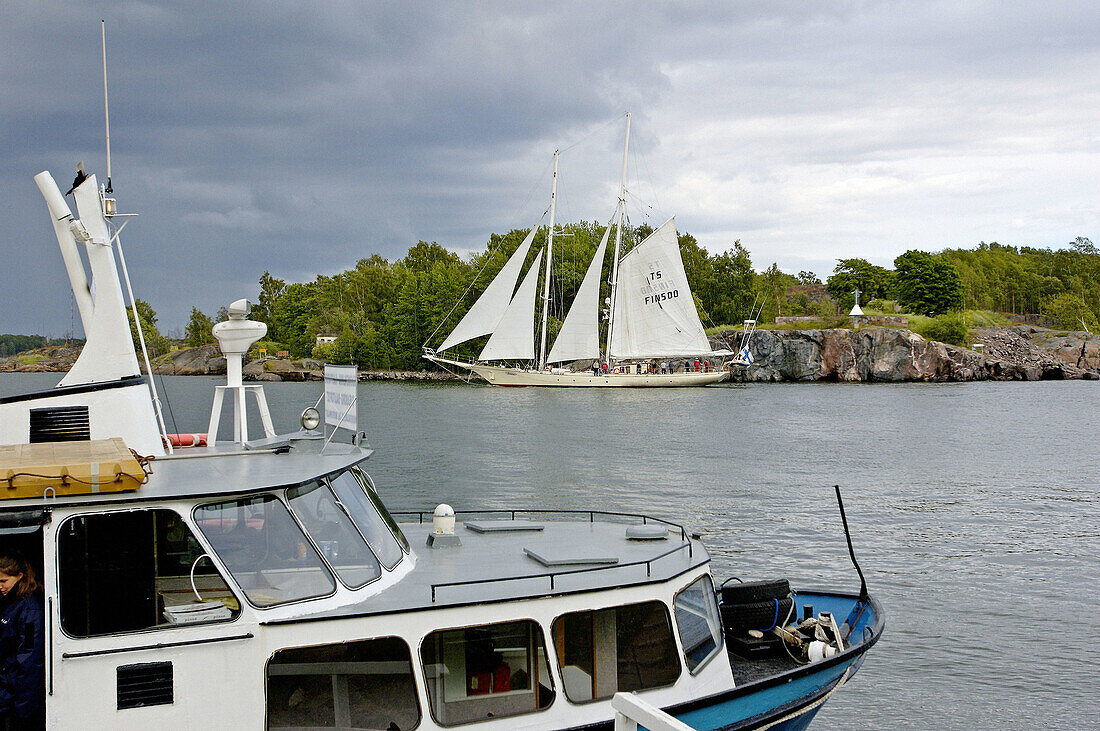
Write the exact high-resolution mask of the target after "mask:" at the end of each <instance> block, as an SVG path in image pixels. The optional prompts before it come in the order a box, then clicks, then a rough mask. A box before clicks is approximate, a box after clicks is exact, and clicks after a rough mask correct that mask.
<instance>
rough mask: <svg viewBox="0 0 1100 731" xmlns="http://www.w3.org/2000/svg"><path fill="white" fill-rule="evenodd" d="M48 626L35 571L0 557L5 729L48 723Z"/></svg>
mask: <svg viewBox="0 0 1100 731" xmlns="http://www.w3.org/2000/svg"><path fill="white" fill-rule="evenodd" d="M44 627H45V615H44V613H43V611H42V601H41V599H39V598H38V581H37V580H36V579H35V576H34V569H33V568H31V565H30V564H29V563H28V562H27V560H26V559H25V558H23V557H22V556H18V555H15V554H10V555H9V554H4V555H0V729H4V730H5V731H8V730H9V729H34V728H38V729H40V728H44V727H45V725H46V694H45V685H46V683H45V678H46V675H45V660H46V650H45V640H44Z"/></svg>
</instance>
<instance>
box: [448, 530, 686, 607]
mask: <svg viewBox="0 0 1100 731" xmlns="http://www.w3.org/2000/svg"><path fill="white" fill-rule="evenodd" d="M685 548H686V549H687V551H688V557H689V558H690V557H691V556H692V555H693V553H692V549H691V541H687V542H686V543H681V544H680V545H678V546H676V547H675V548H671V549H669V550H667V551H665V552H664V553H662V554H660V555H657V556H654V557H652V558H647V559H643V560H641V561H630V562H628V563H616V564H608V565H605V566H588V567H585V568H581V569H565V570H562V571H550V572H548V573H537V574H524V575H522V576H497V577H491V578H487V579H467V580H466V581H440V582H438V583H434V584H432V585H431V589H432V603H433V604H434V603H435V595H436V591H437V590H438V589H443V588H450V587H455V586H473V585H476V584H495V583H499V582H503V581H526V580H529V579H550V591H554V590H555V589H556V586H555V579H556V578H558V577H560V576H569V575H573V574H586V573H594V572H596V571H611V570H613V569H626V568H630V567H632V566H645V575H646V578H649V577H651V576H652V575H653V564H654V563H656V562H657V561H660V560H661V559H662V558H665V557H666V556H671V555H672V554H674V553H676V552H678V551H682V550H684V549H685Z"/></svg>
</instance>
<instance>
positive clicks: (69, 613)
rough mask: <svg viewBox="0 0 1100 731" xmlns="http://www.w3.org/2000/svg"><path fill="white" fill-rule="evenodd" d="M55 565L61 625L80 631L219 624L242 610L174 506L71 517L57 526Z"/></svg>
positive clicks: (82, 633) (72, 632)
mask: <svg viewBox="0 0 1100 731" xmlns="http://www.w3.org/2000/svg"><path fill="white" fill-rule="evenodd" d="M57 563H58V584H59V588H60V608H61V626H62V628H63V629H64V630H65V631H66V632H67V633H68V634H70V635H73V636H76V637H89V636H92V635H104V634H111V633H117V632H134V631H137V630H144V629H151V628H155V627H164V626H169V625H177V624H200V623H206V622H216V621H219V620H226V619H232V618H233V617H236V616H237V615H238V614H239V613H240V606H239V604H238V602H237V598H236V597H235V596H234V595H233V592H232V591H230V589H229V587H228V585H227V584H226V582H225V580H224V579H223V578H222V576H221V574H219V573H218V570H217V569H216V568H215V567H214V566H213V564H212V563H211V561H210V559H209V557H207V556H205V554H204V552H203V549H202V547H201V546H200V545H199V543H198V541H197V540H196V539H195V536H194V534H192V532H191V529H190V528H188V527H187V524H186V523H184V522H183V518H181V517H180V516H179V515H178V514H177V513H175V512H174V511H172V510H165V509H158V510H132V511H126V512H115V513H96V514H91V515H79V516H76V517H73V518H70V519H69V520H67V521H65V523H64V524H62V526H61V527H60V528H59V530H58V536H57ZM192 569H194V580H195V586H194V588H192V586H191V572H192ZM196 591H197V592H198V594H199V596H198V597H196V596H195V592H196ZM200 597H201V600H200Z"/></svg>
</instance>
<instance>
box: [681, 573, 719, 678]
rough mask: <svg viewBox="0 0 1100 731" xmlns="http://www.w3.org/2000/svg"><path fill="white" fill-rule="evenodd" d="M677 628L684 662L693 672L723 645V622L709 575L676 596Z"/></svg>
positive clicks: (689, 585) (697, 580)
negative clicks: (682, 647) (682, 648)
mask: <svg viewBox="0 0 1100 731" xmlns="http://www.w3.org/2000/svg"><path fill="white" fill-rule="evenodd" d="M674 606H675V611H676V628H677V630H679V632H680V644H682V645H683V646H684V661H685V662H686V663H687V668H688V671H690V672H692V673H694V672H695V671H696V670H698V669H699V668H701V667H702V666H703V665H704V664H706V662H707V661H708V660H710V659H711V658H712V657H714V656H715V655H716V654H718V650H719V649H720V648H721V647H722V621H721V619H720V618H719V615H718V601H717V597H716V596H715V594H714V584H712V583H711V580H710V577H709V576H700V577H699V578H698V579H696V580H695V581H693V582H692V583H690V584H688V585H687V588H685V589H684V590H683V591H681V592H680V593H679V594H677V595H676V601H675V603H674Z"/></svg>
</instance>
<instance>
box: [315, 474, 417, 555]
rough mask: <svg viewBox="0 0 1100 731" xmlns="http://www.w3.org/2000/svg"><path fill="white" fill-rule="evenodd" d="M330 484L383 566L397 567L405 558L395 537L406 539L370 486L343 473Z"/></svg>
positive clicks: (364, 481) (351, 475)
mask: <svg viewBox="0 0 1100 731" xmlns="http://www.w3.org/2000/svg"><path fill="white" fill-rule="evenodd" d="M360 474H361V473H360ZM331 484H332V489H333V490H334V491H335V492H336V496H337V497H338V498H339V499H340V502H341V503H342V504H343V505H344V507H345V508H347V511H348V514H349V515H351V518H352V520H354V521H355V525H356V526H357V527H358V528H359V531H360V532H361V533H362V534H363V537H364V538H366V539H367V543H369V544H370V547H371V548H372V549H373V550H374V553H375V555H376V556H378V558H379V560H380V561H381V562H382V565H384V566H385V567H386V568H387V569H392V568H394V567H395V566H397V564H398V563H399V562H400V561H401V559H402V557H404V555H405V553H404V551H403V550H402V547H401V544H399V543H398V539H397V536H399V535H400V536H401V538H402V539H404V538H405V536H403V535H401V529H400V528H398V527H397V524H396V523H393V518H390V514H389V512H387V511H386V508H385V506H384V505H382V502H381V501H380V500H379V499H378V496H377V495H376V494H375V493H374V490H373V489H371V487H370V486H369V483H367V482H366V480H363V481H360V480H359V479H357V478H356V476H354V475H353V474H352V473H351V472H344V473H342V474H340V475H339V476H337V477H335V478H333V479H332V480H331ZM387 518H388V519H389V520H387ZM391 524H392V527H391ZM406 545H407V544H406Z"/></svg>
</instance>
